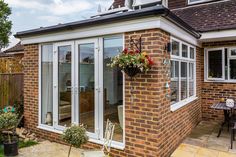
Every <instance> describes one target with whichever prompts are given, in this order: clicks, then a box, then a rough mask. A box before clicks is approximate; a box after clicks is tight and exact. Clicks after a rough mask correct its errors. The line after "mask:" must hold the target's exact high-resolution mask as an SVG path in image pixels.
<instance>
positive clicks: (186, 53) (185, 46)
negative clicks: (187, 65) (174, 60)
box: [182, 44, 188, 58]
mask: <svg viewBox="0 0 236 157" xmlns="http://www.w3.org/2000/svg"><path fill="white" fill-rule="evenodd" d="M182 57H186V58H188V46H187V45H184V44H182Z"/></svg>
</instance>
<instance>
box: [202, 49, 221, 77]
mask: <svg viewBox="0 0 236 157" xmlns="http://www.w3.org/2000/svg"><path fill="white" fill-rule="evenodd" d="M217 50H221V52H222V67H221V69H222V77H221V78H211V77H209V73H208V72H209V52H211V51H217ZM205 54H206V55H205V56H206V58H205V61H206V63H207V64H206V73H205V75H206V79H207V80H212V81H222V80H224V79H225V70H224V67H225V49H224V48H212V49H207V50H206V52H205Z"/></svg>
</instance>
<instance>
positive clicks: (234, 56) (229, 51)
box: [227, 47, 236, 82]
mask: <svg viewBox="0 0 236 157" xmlns="http://www.w3.org/2000/svg"><path fill="white" fill-rule="evenodd" d="M231 50H236V47H230V48H228V58H227V62H228V63H227V65H228V80H229V81H231V82H236V79H231V78H230V60H236V55H232V54H231Z"/></svg>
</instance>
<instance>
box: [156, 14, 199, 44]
mask: <svg viewBox="0 0 236 157" xmlns="http://www.w3.org/2000/svg"><path fill="white" fill-rule="evenodd" d="M160 29H162V30H165V31H166V32H168V33H170V34H171V36H174V37H176V38H178V39H181V40H183V41H185V42H187V43H189V44H191V45H196V46H201V44H200V43H199V42H198V40H197V39H196V38H195V37H194V36H192V35H190V34H189V33H187V32H186V31H184V30H183V29H181V28H180V27H178V26H176V25H175V24H173V23H172V22H170V21H169V20H167V19H165V18H163V17H162V18H161V25H160Z"/></svg>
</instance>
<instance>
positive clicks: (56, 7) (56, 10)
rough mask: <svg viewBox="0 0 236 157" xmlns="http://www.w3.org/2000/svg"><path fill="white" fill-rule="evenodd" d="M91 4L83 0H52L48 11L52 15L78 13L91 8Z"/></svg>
mask: <svg viewBox="0 0 236 157" xmlns="http://www.w3.org/2000/svg"><path fill="white" fill-rule="evenodd" d="M92 6H93V5H92V4H91V3H89V2H88V1H85V0H70V1H66V2H63V1H61V0H54V3H53V4H51V5H49V8H48V9H49V12H51V13H52V14H54V15H68V14H72V13H78V12H81V11H84V10H88V9H90V8H92Z"/></svg>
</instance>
